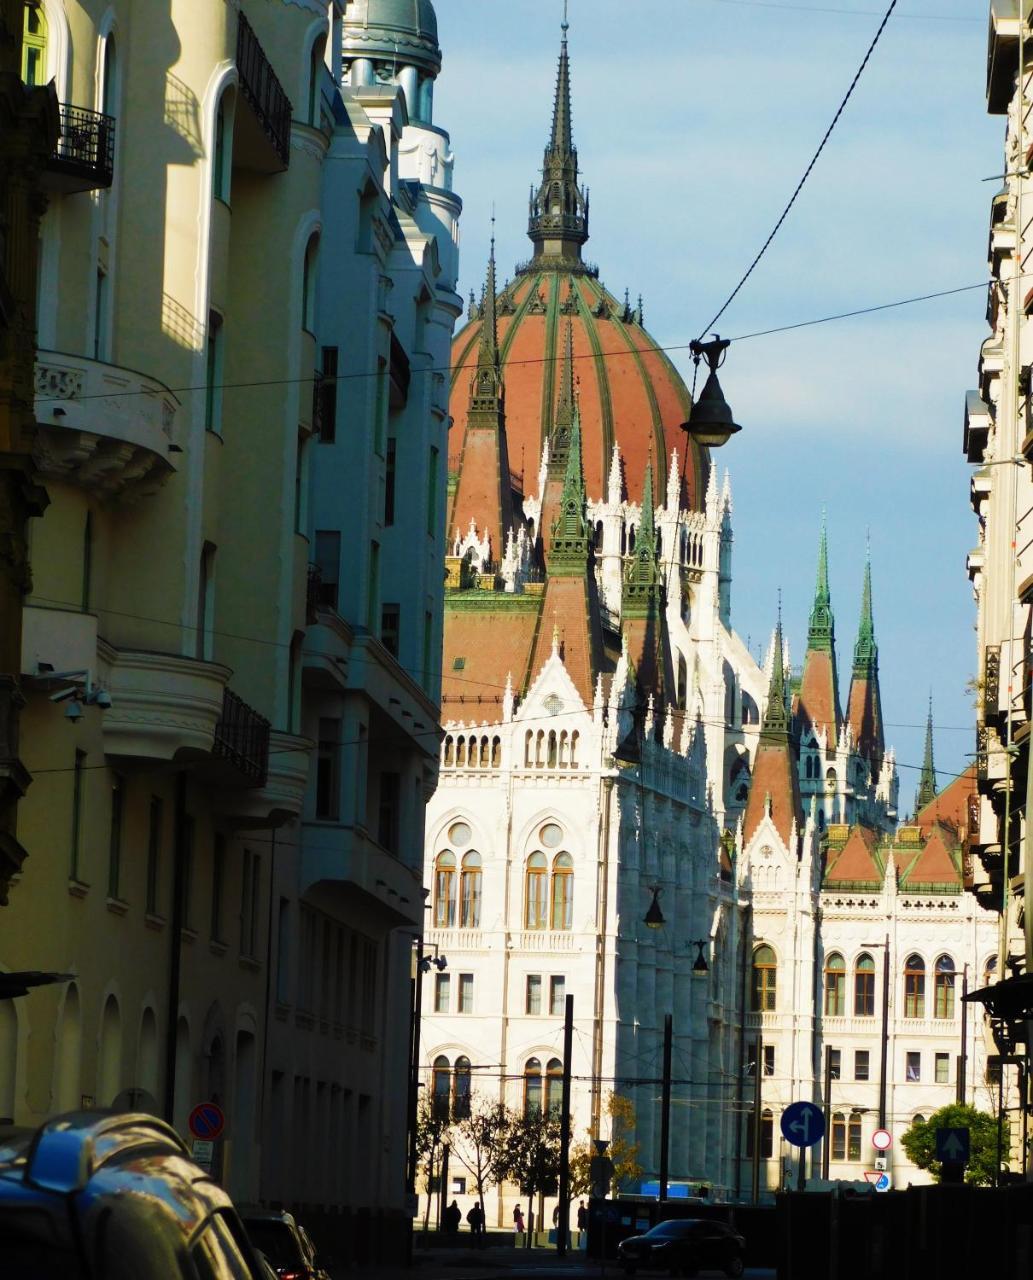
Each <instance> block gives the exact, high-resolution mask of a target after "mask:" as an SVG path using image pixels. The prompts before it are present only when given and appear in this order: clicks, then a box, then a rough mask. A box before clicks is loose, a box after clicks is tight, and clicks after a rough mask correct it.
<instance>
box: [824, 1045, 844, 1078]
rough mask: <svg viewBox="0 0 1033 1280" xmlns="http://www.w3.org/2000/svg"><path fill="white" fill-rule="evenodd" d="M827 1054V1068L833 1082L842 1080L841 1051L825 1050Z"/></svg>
mask: <svg viewBox="0 0 1033 1280" xmlns="http://www.w3.org/2000/svg"><path fill="white" fill-rule="evenodd" d="M825 1052H826V1053H827V1054H828V1060H827V1067H828V1072H829V1075H830V1076H831V1077H832V1079H833V1080H842V1078H843V1052H842V1050H841V1049H826V1050H825Z"/></svg>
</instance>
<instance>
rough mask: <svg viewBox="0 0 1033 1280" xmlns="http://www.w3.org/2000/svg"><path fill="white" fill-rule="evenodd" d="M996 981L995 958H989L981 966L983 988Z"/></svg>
mask: <svg viewBox="0 0 1033 1280" xmlns="http://www.w3.org/2000/svg"><path fill="white" fill-rule="evenodd" d="M996 980H997V957H996V956H991V957H990V958H989V960H987V962H986V964H985V965H984V966H983V986H984V987H988V986H989V985H990V984H991V982H996Z"/></svg>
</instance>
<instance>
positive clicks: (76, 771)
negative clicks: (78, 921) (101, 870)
mask: <svg viewBox="0 0 1033 1280" xmlns="http://www.w3.org/2000/svg"><path fill="white" fill-rule="evenodd" d="M85 774H86V752H85V751H76V753H75V765H74V767H73V769H72V831H71V836H72V840H71V857H70V858H69V875H70V877H71V878H72V879H73V880H81V876H80V874H79V871H80V866H79V855H80V851H81V845H82V825H83V822H82V818H83V780H84V777H85Z"/></svg>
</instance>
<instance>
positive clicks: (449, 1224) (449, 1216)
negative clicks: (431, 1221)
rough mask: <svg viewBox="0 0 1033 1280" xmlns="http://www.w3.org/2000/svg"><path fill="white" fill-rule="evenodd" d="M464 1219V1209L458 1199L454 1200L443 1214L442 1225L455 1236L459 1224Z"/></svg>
mask: <svg viewBox="0 0 1033 1280" xmlns="http://www.w3.org/2000/svg"><path fill="white" fill-rule="evenodd" d="M462 1220H463V1211H462V1210H461V1209H460V1208H459V1204H458V1202H457V1201H455V1200H453V1201H452V1203H451V1204H450V1205H449V1206H448V1208H447V1209H446V1210H445V1212H444V1213H443V1214H442V1215H441V1225H442V1226H443V1227H444V1228H445V1230H446V1231H447V1232H448V1234H449V1235H450V1236H454V1235H456V1234H457V1233H458V1231H459V1224H460V1223H461V1222H462Z"/></svg>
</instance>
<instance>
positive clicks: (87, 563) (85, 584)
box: [80, 511, 93, 613]
mask: <svg viewBox="0 0 1033 1280" xmlns="http://www.w3.org/2000/svg"><path fill="white" fill-rule="evenodd" d="M92 582H93V512H92V511H87V512H86V519H85V520H84V521H83V527H82V579H81V584H82V590H81V592H80V605H81V607H82V611H83V613H89V611H90V595H91V590H90V589H91V586H92Z"/></svg>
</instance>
